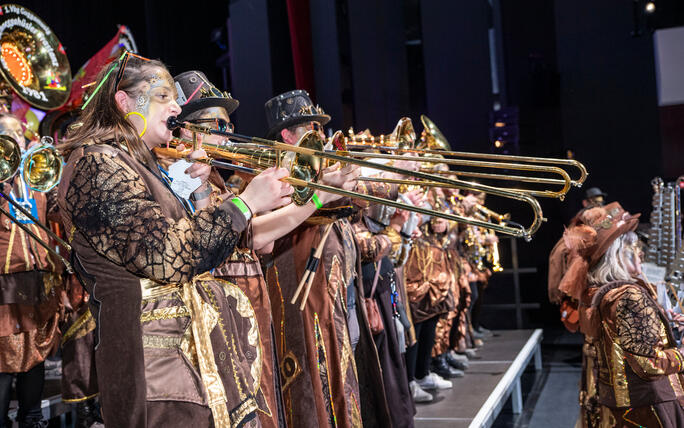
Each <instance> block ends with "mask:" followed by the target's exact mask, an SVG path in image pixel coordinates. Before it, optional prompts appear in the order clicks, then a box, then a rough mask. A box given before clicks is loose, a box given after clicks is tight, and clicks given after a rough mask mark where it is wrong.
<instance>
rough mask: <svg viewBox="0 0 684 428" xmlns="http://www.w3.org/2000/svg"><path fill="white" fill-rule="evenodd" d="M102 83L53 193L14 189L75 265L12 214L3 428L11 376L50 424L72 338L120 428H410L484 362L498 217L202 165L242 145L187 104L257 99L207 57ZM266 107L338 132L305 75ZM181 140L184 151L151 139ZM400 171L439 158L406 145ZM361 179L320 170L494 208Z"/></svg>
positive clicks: (2, 324)
mask: <svg viewBox="0 0 684 428" xmlns="http://www.w3.org/2000/svg"><path fill="white" fill-rule="evenodd" d="M96 82H97V89H96V90H92V94H91V95H90V98H89V99H88V103H87V105H86V106H85V108H84V109H83V110H82V112H80V114H79V115H78V116H77V117H75V118H74V121H73V123H72V124H71V125H70V126H69V127H68V129H67V130H66V132H65V134H64V135H63V136H62V138H61V139H60V140H59V142H58V144H57V148H58V150H59V152H60V154H61V155H62V156H64V159H65V161H66V163H65V166H64V171H63V174H62V177H61V181H60V182H59V186H58V187H56V188H55V189H54V190H52V191H50V192H48V193H42V192H37V191H34V190H32V189H31V188H30V186H27V184H26V183H25V182H24V178H23V176H21V175H16V176H15V177H14V178H13V179H12V180H11V181H9V182H7V183H5V184H4V186H5V188H4V192H5V193H7V194H9V195H10V197H11V198H14V200H16V201H19V202H20V203H22V204H23V205H25V206H26V207H29V210H31V211H32V212H33V213H34V215H35V216H36V217H37V220H38V221H39V222H41V223H44V224H48V223H49V224H52V225H53V228H52V229H54V230H60V231H61V232H62V235H63V237H64V238H65V239H66V240H67V241H68V243H69V245H70V247H71V252H70V254H69V258H70V260H72V262H73V264H74V270H75V274H69V273H67V272H66V271H65V270H64V266H63V265H62V264H61V263H60V262H59V261H58V260H57V259H56V258H55V257H53V256H52V255H51V254H50V253H49V252H48V251H47V250H46V249H45V248H43V247H41V246H40V245H37V244H36V242H34V240H33V239H32V237H31V236H29V235H27V233H25V230H24V229H22V228H19V227H17V226H18V225H17V223H16V222H15V221H10V219H8V218H4V217H3V219H2V225H1V226H0V246H1V248H2V249H3V250H4V252H3V256H2V257H3V264H2V269H3V271H2V275H0V280H1V281H2V284H1V285H2V287H1V289H2V299H3V300H2V305H0V311H1V312H0V313H1V316H0V329H1V330H2V333H1V334H0V353H1V355H2V358H1V359H0V365H1V366H0V372H1V373H2V374H1V375H0V405H2V415H1V416H2V418H3V420H2V421H0V426H5V425H7V424H9V421H8V420H7V414H8V406H9V401H10V389H11V386H12V383H13V381H15V382H16V396H17V399H18V404H19V408H18V414H17V420H18V421H19V423H20V426H22V427H24V426H26V427H39V426H47V425H46V421H44V420H43V416H42V412H41V400H42V393H43V385H44V372H45V368H44V361H45V359H46V358H47V357H48V356H50V355H51V354H53V353H54V352H55V351H56V350H57V349H58V348H59V349H60V352H61V357H62V371H63V376H62V399H63V400H64V401H65V402H69V403H75V405H77V406H78V412H77V413H78V417H79V421H78V423H79V424H80V425H78V426H98V424H102V423H103V420H104V424H106V425H107V426H111V427H142V426H150V427H157V426H164V427H172V426H177V427H188V426H198V427H199V426H220V427H226V426H243V425H246V426H268V427H285V426H290V427H303V426H311V427H319V426H355V427H356V426H369V427H372V426H379V427H387V426H395V427H404V426H412V425H413V416H414V414H415V404H414V403H415V402H429V401H431V400H433V394H434V393H435V391H437V390H441V389H449V388H452V383H451V382H450V381H449V380H448V379H450V378H454V377H461V376H464V372H465V370H466V369H467V368H468V361H469V360H470V359H473V358H478V355H477V351H476V348H478V347H480V346H482V345H483V339H486V338H487V337H488V336H489V335H491V333H490V332H489V331H488V330H486V329H484V328H482V327H480V326H479V325H478V321H477V318H478V306H477V302H478V301H481V298H479V297H478V296H481V295H482V292H483V290H484V288H485V286H486V284H487V281H488V278H489V276H490V275H491V274H492V271H491V270H490V268H491V267H493V266H492V264H491V263H488V262H487V260H488V259H487V256H488V255H489V256H490V257H489V261H490V262H491V260H492V259H493V257H492V256H493V254H492V251H493V250H496V245H495V244H496V242H497V238H496V236H495V235H494V234H493V233H492V232H490V231H488V230H486V229H482V228H478V227H475V226H470V225H462V224H458V223H455V222H453V221H448V220H446V219H443V218H438V217H430V216H425V215H421V214H416V213H413V212H409V211H406V210H401V209H395V208H392V207H388V206H386V205H383V204H379V203H372V202H368V201H367V200H363V199H360V198H349V197H342V196H340V195H337V194H334V193H329V192H325V191H316V192H315V194H314V195H313V196H312V197H311V198H310V200H308V201H304V203H299V204H296V203H294V202H293V193H296V191H297V190H296V189H295V188H294V187H293V186H291V185H290V184H288V183H287V182H284V181H283V180H282V179H283V178H285V177H287V176H288V175H289V174H290V171H288V170H287V169H284V168H278V167H276V166H274V167H270V168H267V169H265V170H263V171H261V172H259V173H258V175H255V176H252V175H247V174H244V173H241V172H235V173H234V174H232V175H230V176H228V177H226V175H222V174H221V173H220V172H219V171H218V170H217V169H216V168H215V167H212V166H211V165H209V164H207V163H203V162H194V163H193V162H187V161H186V160H187V159H189V160H193V159H200V160H201V159H206V158H207V153H206V152H205V150H204V149H203V148H202V144H204V145H206V146H207V147H208V146H209V145H212V146H213V147H215V146H221V145H226V144H230V143H229V141H228V140H227V139H226V138H225V137H222V136H219V135H200V136H199V137H198V136H197V135H196V134H195V135H193V133H192V132H190V131H188V130H186V129H180V130H177V131H175V134H176V135H175V136H174V135H173V133H172V131H171V130H170V129H169V127H168V126H167V122H168V120H169V118H170V117H175V118H176V119H177V121H178V122H180V123H188V124H195V125H201V126H203V127H207V128H210V129H214V130H218V131H226V130H228V131H233V130H234V127H233V123H231V120H230V115H231V113H233V112H234V111H235V110H236V109H237V108H238V105H239V103H238V101H237V100H235V99H233V98H232V97H231V96H230V95H229V94H228V93H224V92H221V91H219V90H218V89H217V88H216V86H215V85H214V84H213V83H212V82H210V81H208V80H207V78H206V76H205V75H204V74H203V73H202V72H200V71H188V72H184V73H181V74H179V75H177V76H176V77H172V76H171V75H170V74H169V72H168V71H167V68H166V67H165V65H164V64H162V63H161V62H159V61H155V60H148V59H146V58H142V57H139V56H137V55H135V54H131V53H126V54H124V55H123V56H121V57H120V58H119V59H118V60H117V61H114V62H112V63H111V65H109V66H108V67H103V69H102V70H101V72H100V73H99V75H98V76H97V79H96ZM92 86H93V88H92V89H95V85H92ZM6 110H9V109H6ZM265 112H266V119H267V123H268V129H266V130H264V134H265V135H266V136H267V137H269V138H271V139H275V140H279V141H282V142H284V143H286V144H290V145H294V144H296V143H297V142H298V141H299V140H300V138H301V137H302V136H303V135H305V134H306V133H307V132H309V131H315V132H318V133H320V135H321V137H322V138H324V134H323V127H324V126H325V125H326V123H327V122H328V121H329V120H330V116H328V115H326V114H325V113H324V111H323V110H322V109H321V108H319V107H316V106H314V105H313V104H312V102H311V99H310V98H309V96H308V94H307V93H306V92H305V91H303V90H294V91H290V92H287V93H284V94H281V95H278V96H276V97H274V98H272V99H270V100H267V101H266V102H265ZM0 133H1V134H4V135H9V136H11V137H12V138H13V139H15V140H16V141H18V142H20V143H21V145H22V146H23V147H22V149H26V148H28V147H31V146H32V145H35V144H36V143H37V141H35V140H30V139H27V138H25V137H24V132H23V129H22V124H21V121H20V120H19V119H18V118H17V117H15V116H14V115H12V114H11V113H10V112H8V111H6V112H5V113H3V114H2V115H1V116H0ZM424 138H425V136H424ZM172 139H174V141H176V142H177V141H186V142H187V146H183V145H182V144H181V145H180V146H178V147H176V148H174V149H171V150H170V151H169V150H155V149H159V148H162V149H164V148H167V147H169V142H170V141H171V140H172ZM179 139H180V140H179ZM191 141H195V142H196V143H197V144H196V145H195V146H194V147H192V144H191V143H190V142H191ZM175 154H180V156H175ZM178 157H182V158H184V159H186V160H183V161H180V163H179V161H178V159H177V158H178ZM179 165H180V170H179ZM394 166H395V167H397V168H398V169H397V170H398V171H402V170H405V171H415V170H418V169H419V168H421V167H422V165H421V163H420V162H418V161H417V160H416V161H413V160H411V158H410V157H409V158H408V159H405V160H398V161H395V162H394ZM431 167H432V168H435V167H439V165H431ZM224 174H225V173H224ZM360 174H361V168H360V167H359V166H355V165H353V164H344V165H343V164H341V163H340V162H337V163H332V162H331V163H330V164H329V165H327V166H326V167H325V168H324V169H323V171H322V175H321V177H320V179H319V182H320V183H323V184H326V185H328V186H333V187H335V188H339V189H345V190H353V191H354V192H356V194H358V195H372V196H378V197H382V198H386V199H389V200H404V201H407V202H408V203H409V204H410V205H414V206H420V207H428V208H431V209H434V210H437V211H440V212H445V213H456V214H459V215H462V216H465V217H473V218H482V212H481V211H480V210H478V208H481V207H482V206H483V204H484V195H483V194H481V193H472V194H459V190H457V189H440V188H423V187H420V186H406V185H401V186H400V185H398V184H389V183H384V182H372V181H359V180H358V177H359V175H360ZM373 176H374V177H386V178H395V179H402V178H407V177H404V176H402V175H401V174H399V173H391V172H383V171H374V172H373ZM179 183H180V184H179ZM188 186H189V187H188ZM188 189H189V190H188ZM464 193H465V192H464ZM4 205H5V207H6V209H9V210H10V211H12V210H13V206H12V205H9V204H8V203H7V202H5V203H4ZM19 214H21V213H19ZM26 224H29V226H30V227H31V228H32V229H33V231H34V232H35V233H36V234H37V235H38V237H40V238H42V239H44V240H45V241H46V242H49V237H48V236H47V235H46V234H45V232H44V231H43V230H42V229H40V228H38V227H36V225H35V224H31V221H30V220H26V221H25V223H24V225H26ZM62 250H63V251H66V250H64V249H62ZM100 410H101V414H100ZM8 426H9V425H8Z"/></svg>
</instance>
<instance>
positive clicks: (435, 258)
mask: <svg viewBox="0 0 684 428" xmlns="http://www.w3.org/2000/svg"><path fill="white" fill-rule="evenodd" d="M443 238H444V237H439V236H437V235H435V234H433V233H430V234H429V235H427V236H425V237H423V238H421V239H419V240H417V242H416V243H415V244H414V246H413V250H412V251H411V255H410V256H409V260H408V262H406V267H405V268H404V274H405V278H406V290H407V293H408V298H409V303H410V305H411V316H412V317H413V322H414V323H418V322H422V321H425V320H427V319H430V318H432V317H435V316H440V315H443V314H446V313H447V312H449V311H451V310H453V309H454V307H455V302H454V295H453V293H452V290H453V288H454V283H455V282H456V281H457V278H458V277H457V275H456V274H457V272H455V271H454V266H455V263H456V261H455V260H451V257H450V255H449V253H447V252H446V251H445V250H444V247H445V242H442V239H443Z"/></svg>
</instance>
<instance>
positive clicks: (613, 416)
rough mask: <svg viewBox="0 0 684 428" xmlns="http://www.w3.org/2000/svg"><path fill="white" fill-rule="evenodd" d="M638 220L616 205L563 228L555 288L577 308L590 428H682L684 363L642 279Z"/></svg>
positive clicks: (584, 413)
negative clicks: (563, 258) (560, 272)
mask: <svg viewBox="0 0 684 428" xmlns="http://www.w3.org/2000/svg"><path fill="white" fill-rule="evenodd" d="M638 218H639V215H630V214H629V213H628V212H626V211H624V210H623V209H622V207H621V206H620V204H618V203H617V202H614V203H611V204H609V205H607V206H605V207H597V208H592V209H589V210H587V211H585V212H584V213H583V214H582V223H583V224H581V225H578V226H575V227H572V228H570V229H568V230H567V231H566V232H565V234H564V237H563V239H564V241H565V244H566V246H567V247H568V249H569V251H570V260H569V264H568V269H567V271H566V273H565V275H564V276H563V279H562V280H561V284H560V290H561V291H562V292H564V293H566V294H567V295H569V296H572V297H573V298H575V299H576V300H578V301H579V302H580V331H581V332H582V333H583V334H584V339H585V341H584V347H583V358H584V364H583V373H582V385H581V392H580V406H581V420H582V424H583V426H589V427H594V426H595V427H623V426H648V427H651V426H654V427H679V426H682V425H683V424H684V409H683V408H682V404H684V387H683V386H682V385H683V384H682V381H683V380H684V379H683V378H682V372H683V371H684V359H683V358H684V357H683V356H682V353H681V351H680V350H679V349H677V347H676V342H675V340H674V337H673V335H672V331H671V328H670V322H669V319H668V316H667V315H666V313H665V312H664V310H663V308H662V307H661V306H660V305H659V304H658V303H657V301H656V294H655V290H654V287H653V286H652V285H651V284H648V283H646V282H645V281H643V279H642V274H641V261H640V255H641V254H640V253H641V250H640V247H639V242H638V238H637V236H636V234H635V233H634V232H633V231H634V230H635V229H636V227H637V225H638V223H639V220H638Z"/></svg>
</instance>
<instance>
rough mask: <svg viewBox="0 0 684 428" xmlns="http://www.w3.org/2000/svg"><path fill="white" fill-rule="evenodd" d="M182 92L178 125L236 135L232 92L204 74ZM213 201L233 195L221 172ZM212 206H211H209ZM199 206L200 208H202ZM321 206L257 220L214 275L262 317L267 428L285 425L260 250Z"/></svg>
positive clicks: (326, 196)
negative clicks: (236, 289)
mask: <svg viewBox="0 0 684 428" xmlns="http://www.w3.org/2000/svg"><path fill="white" fill-rule="evenodd" d="M174 80H175V83H176V88H177V89H178V90H179V94H178V103H179V105H181V109H182V111H181V114H180V115H179V116H178V119H179V120H184V121H189V122H192V123H195V124H199V125H202V126H208V127H210V128H212V129H217V130H220V131H232V130H233V124H232V123H231V122H230V117H229V115H230V113H232V112H233V111H234V110H235V109H236V108H237V107H238V105H239V103H238V101H237V100H235V99H234V98H232V97H231V96H230V94H228V93H224V92H221V91H220V90H218V89H217V88H216V87H215V86H214V85H213V84H212V83H211V82H209V81H208V80H207V78H206V76H205V75H204V73H202V72H200V71H188V72H185V73H181V74H180V75H178V76H176V77H175V78H174ZM181 136H182V137H185V138H188V137H191V134H190V133H189V132H188V131H186V130H182V131H181ZM199 139H200V140H201V141H202V142H203V143H208V144H212V145H222V144H224V143H225V138H224V137H221V136H217V135H210V136H206V135H205V136H202V135H200V136H199ZM341 171H342V170H339V169H337V170H335V171H332V170H329V169H326V170H324V172H323V174H322V176H321V182H322V183H323V184H327V185H332V186H337V187H341V186H344V184H345V182H346V181H347V180H353V179H355V176H354V175H353V174H349V175H344V174H341ZM209 185H210V186H211V190H210V191H211V196H210V198H208V200H209V201H214V202H215V203H221V201H222V200H224V199H230V198H232V197H233V195H232V194H231V193H230V192H228V190H227V188H226V186H225V184H224V181H223V179H222V178H221V176H220V174H219V173H218V171H217V170H215V169H214V170H212V173H211V175H210V179H209ZM339 198H340V196H338V195H335V194H332V193H327V192H321V194H320V195H319V199H320V200H321V202H322V203H328V202H332V201H335V200H337V199H339ZM207 205H208V203H207ZM197 206H198V207H200V205H197ZM315 210H316V206H315V205H314V204H313V203H309V204H305V205H302V206H298V205H296V204H294V203H290V204H288V205H287V206H285V207H282V208H279V209H277V210H275V211H273V212H270V213H268V214H265V215H262V216H257V217H255V218H254V219H253V220H252V233H251V234H250V235H248V234H243V239H241V240H240V242H239V243H238V245H237V246H236V248H235V250H234V251H233V253H232V254H231V255H230V257H229V258H228V259H227V260H226V261H225V263H223V264H222V265H221V266H219V267H218V268H216V269H215V270H214V276H215V277H217V278H221V279H225V280H228V281H230V282H232V283H234V284H236V285H237V286H238V287H240V289H241V290H242V291H243V292H244V293H245V295H246V296H247V297H248V298H249V301H250V302H251V304H252V307H253V308H254V312H255V314H256V317H257V321H258V325H259V332H260V339H261V361H262V364H261V368H260V389H261V391H262V392H263V393H264V396H265V398H266V401H267V403H268V408H267V409H263V410H262V409H260V410H261V411H260V412H259V419H260V421H261V424H262V426H264V427H277V426H279V425H280V426H283V425H284V424H285V418H284V409H283V404H282V399H281V397H282V391H281V385H280V376H279V373H278V360H277V358H276V355H275V349H274V345H273V342H274V341H273V321H272V317H271V302H270V299H269V294H268V287H267V286H266V281H265V279H264V276H263V274H262V271H261V264H260V262H259V258H258V256H257V251H256V250H259V251H266V252H270V251H271V249H270V245H269V244H272V243H273V241H274V240H275V239H277V238H280V237H282V236H283V235H285V234H287V233H289V232H290V231H291V230H292V229H294V228H295V227H297V226H298V225H299V224H300V223H301V222H303V221H304V220H306V219H307V218H309V217H310V216H311V215H312V214H313V213H314V211H315Z"/></svg>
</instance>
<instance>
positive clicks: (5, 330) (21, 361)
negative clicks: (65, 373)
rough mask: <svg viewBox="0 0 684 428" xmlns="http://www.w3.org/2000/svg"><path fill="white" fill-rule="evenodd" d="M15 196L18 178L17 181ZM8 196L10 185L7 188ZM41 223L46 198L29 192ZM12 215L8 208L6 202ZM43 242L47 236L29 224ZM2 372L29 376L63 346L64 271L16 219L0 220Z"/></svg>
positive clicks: (6, 185)
mask: <svg viewBox="0 0 684 428" xmlns="http://www.w3.org/2000/svg"><path fill="white" fill-rule="evenodd" d="M14 181H15V183H17V184H15V188H14V189H13V190H14V192H15V194H16V193H17V191H18V188H17V187H18V179H15V180H14ZM3 186H4V191H5V194H9V190H10V186H9V185H8V184H3ZM28 197H29V198H32V199H34V200H35V201H36V208H37V214H38V220H40V222H41V223H42V224H46V213H47V199H46V196H45V194H43V193H40V192H34V191H29V192H28ZM2 205H3V208H4V209H5V210H6V211H8V212H9V203H8V202H7V201H6V200H4V199H2ZM27 225H28V226H29V227H30V228H31V230H32V231H33V232H34V233H35V234H37V235H38V236H39V237H40V238H41V239H42V240H43V242H46V243H48V242H49V239H48V236H47V234H46V233H45V232H44V231H43V230H42V229H40V228H39V227H37V226H36V225H34V224H27ZM0 254H2V263H1V264H0V372H2V373H21V372H26V371H28V370H30V369H31V368H33V367H34V366H36V365H38V364H40V363H41V362H43V361H44V360H45V358H46V357H47V356H48V355H49V354H50V353H51V352H52V351H53V350H54V349H55V347H56V346H57V344H58V343H59V337H60V335H59V329H58V320H59V315H60V314H59V310H60V306H61V290H62V284H61V276H60V275H59V274H58V272H61V271H62V270H63V266H62V265H61V263H60V262H59V261H57V260H55V259H54V258H53V257H51V256H50V255H49V253H48V251H47V250H46V249H45V248H43V247H42V246H40V245H39V244H37V243H36V242H35V241H34V240H33V239H32V238H31V237H29V236H28V235H27V234H26V233H25V232H24V231H23V230H21V229H20V228H19V227H18V226H17V225H16V224H15V223H14V222H13V221H12V220H10V219H9V218H7V217H5V216H4V215H0Z"/></svg>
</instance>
